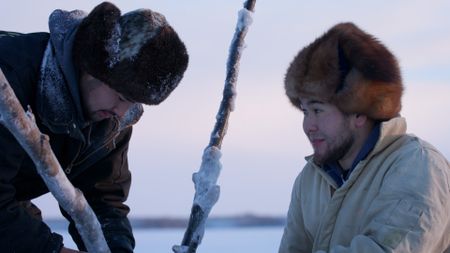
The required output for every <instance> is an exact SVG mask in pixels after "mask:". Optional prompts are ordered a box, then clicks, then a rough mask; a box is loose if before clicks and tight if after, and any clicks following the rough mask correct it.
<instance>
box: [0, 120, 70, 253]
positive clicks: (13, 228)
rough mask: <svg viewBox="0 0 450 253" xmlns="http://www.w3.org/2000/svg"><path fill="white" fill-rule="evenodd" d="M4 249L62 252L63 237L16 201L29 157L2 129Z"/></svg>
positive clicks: (0, 226)
mask: <svg viewBox="0 0 450 253" xmlns="http://www.w3.org/2000/svg"><path fill="white" fill-rule="evenodd" d="M0 139H1V142H0V150H1V151H2V155H1V156H0V193H1V194H0V248H1V252H7V253H10V252H15V253H26V252H38V253H50V252H59V250H60V249H61V247H62V237H61V236H60V235H58V234H55V233H52V232H51V231H50V229H49V227H48V226H47V225H46V224H45V223H43V222H42V221H41V220H39V219H36V218H35V217H32V216H31V215H30V214H29V213H28V212H26V210H25V209H24V208H23V206H22V205H19V203H18V201H17V200H16V198H15V195H16V190H15V187H14V185H13V180H14V177H15V175H16V174H17V173H18V170H19V166H20V163H21V161H22V160H23V159H24V158H25V156H26V153H25V151H23V149H22V148H21V147H20V145H19V144H18V143H17V141H16V140H15V138H14V137H13V136H12V135H11V134H10V133H9V132H8V130H7V129H6V128H4V127H3V126H0Z"/></svg>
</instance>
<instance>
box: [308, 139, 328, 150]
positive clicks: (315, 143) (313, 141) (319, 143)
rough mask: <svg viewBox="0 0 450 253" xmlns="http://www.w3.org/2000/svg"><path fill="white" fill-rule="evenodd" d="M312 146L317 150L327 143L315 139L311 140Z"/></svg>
mask: <svg viewBox="0 0 450 253" xmlns="http://www.w3.org/2000/svg"><path fill="white" fill-rule="evenodd" d="M310 142H311V145H312V146H313V147H314V148H316V147H318V146H320V145H321V144H322V143H323V142H325V140H324V139H319V138H315V139H310Z"/></svg>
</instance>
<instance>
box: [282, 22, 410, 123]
mask: <svg viewBox="0 0 450 253" xmlns="http://www.w3.org/2000/svg"><path fill="white" fill-rule="evenodd" d="M285 89H286V94H287V96H288V97H289V99H290V100H291V102H292V103H293V104H294V105H295V106H299V99H300V98H301V97H310V98H314V99H319V100H321V101H326V102H330V103H332V104H335V105H336V106H337V107H338V108H339V109H340V110H341V111H342V112H344V113H360V114H364V115H367V116H368V117H369V118H372V119H375V120H387V119H391V118H393V117H395V116H398V114H399V112H400V109H401V96H402V93H403V86H402V80H401V74H400V69H399V66H398V63H397V60H396V58H395V56H394V55H392V54H391V52H389V50H388V49H387V48H386V47H385V46H384V45H383V44H381V43H380V42H379V41H378V40H377V39H375V38H374V37H373V36H371V35H369V34H367V33H365V32H364V31H362V30H361V29H359V28H358V27H356V26H355V25H354V24H352V23H341V24H337V25H335V26H334V27H332V28H331V29H330V30H329V31H328V32H326V33H325V34H324V35H322V36H321V37H319V38H317V39H316V40H315V41H314V42H313V43H311V44H310V45H308V46H307V47H305V48H303V49H302V50H301V51H300V52H299V53H298V54H297V56H296V57H295V58H294V60H293V61H292V63H291V65H290V66H289V68H288V70H287V73H286V77H285Z"/></svg>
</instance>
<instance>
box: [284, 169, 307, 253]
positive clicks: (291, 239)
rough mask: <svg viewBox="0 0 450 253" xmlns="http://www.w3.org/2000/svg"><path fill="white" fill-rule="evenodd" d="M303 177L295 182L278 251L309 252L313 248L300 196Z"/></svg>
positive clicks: (288, 252) (290, 252)
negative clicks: (304, 219) (306, 228)
mask: <svg viewBox="0 0 450 253" xmlns="http://www.w3.org/2000/svg"><path fill="white" fill-rule="evenodd" d="M301 177H302V174H300V175H299V176H298V177H297V179H296V180H295V182H294V186H293V189H292V194H291V202H290V204H289V210H288V214H287V221H286V226H285V228H284V233H283V237H282V238H281V243H280V247H279V250H278V253H309V252H311V249H312V242H311V240H310V239H309V238H308V236H307V232H306V230H305V224H304V221H303V214H302V205H301V197H300V182H301Z"/></svg>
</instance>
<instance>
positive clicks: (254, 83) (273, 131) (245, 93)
mask: <svg viewBox="0 0 450 253" xmlns="http://www.w3.org/2000/svg"><path fill="white" fill-rule="evenodd" d="M187 2H189V3H187ZM98 3H100V2H99V1H87V0H80V1H50V0H41V1H39V3H36V2H34V1H31V0H26V1H24V0H17V1H6V2H5V3H2V11H1V12H2V15H0V24H1V27H0V29H2V30H10V31H18V32H35V31H48V28H47V19H48V16H49V14H50V13H51V11H52V10H54V9H57V8H60V9H65V10H73V9H82V10H85V11H88V12H89V11H90V10H92V8H93V7H94V6H96V5H97V4H98ZM113 3H115V4H116V5H117V6H118V7H119V8H120V9H121V10H122V12H123V13H125V12H128V11H131V10H134V9H137V8H150V9H152V10H154V11H158V12H161V13H162V14H164V15H165V16H166V18H167V20H168V21H169V23H170V24H171V25H172V26H173V27H174V28H175V30H176V31H177V32H178V34H179V35H180V37H181V39H182V40H183V41H184V42H185V44H186V47H187V49H188V52H189V55H190V62H189V66H188V69H187V71H186V73H185V77H184V79H183V80H182V82H181V84H180V85H179V87H178V88H177V89H176V90H175V91H174V92H173V93H172V95H171V96H170V97H169V98H168V99H167V100H166V101H165V102H163V103H162V104H161V105H159V106H152V107H150V106H146V107H145V113H144V116H143V118H142V119H141V121H140V122H139V123H138V124H137V125H136V127H135V128H134V133H133V137H132V141H131V144H130V151H129V164H130V169H131V171H132V175H133V183H132V188H131V192H130V197H129V200H128V201H127V204H128V205H129V206H130V207H131V209H132V211H131V216H134V217H143V216H152V217H154V216H174V217H188V215H189V213H190V208H191V205H192V198H193V194H194V185H193V183H192V181H191V175H192V173H193V172H196V171H197V170H198V168H199V165H200V162H201V155H202V153H203V149H204V148H205V147H206V145H207V144H208V141H209V135H210V133H211V131H212V128H213V126H214V123H215V115H216V113H217V110H218V107H219V103H220V100H221V98H222V90H223V84H224V79H225V67H226V60H227V56H228V48H229V46H230V42H231V39H232V36H233V34H234V29H235V26H236V22H237V13H238V11H239V10H240V9H241V8H242V3H243V1H240V0H220V1H219V0H213V1H212V0H194V1H175V0H158V1H124V0H123V1H114V2H113ZM449 10H450V2H448V1H425V0H423V1H395V2H393V1H387V0H381V1H376V2H372V3H366V2H364V3H363V2H362V1H356V0H343V1H314V2H313V3H312V2H308V1H298V0H285V1H282V3H281V2H279V1H259V2H258V1H257V3H256V7H255V11H256V12H255V14H254V15H253V24H252V25H251V26H250V29H249V32H248V34H247V37H246V45H247V48H246V49H245V50H244V51H243V55H242V59H241V64H240V72H239V78H238V83H237V98H236V101H235V111H234V112H232V114H231V117H230V122H229V124H230V125H229V128H228V133H227V135H226V136H225V139H224V142H223V146H222V159H221V161H222V165H223V169H222V173H221V176H220V177H219V181H218V183H219V185H220V186H221V197H220V199H219V201H218V203H217V204H216V206H215V207H214V208H213V210H212V212H211V215H234V214H242V213H253V214H261V215H285V213H286V212H287V208H288V205H289V199H290V192H291V187H292V184H293V181H294V179H295V177H296V176H297V174H298V173H299V172H300V171H301V169H302V167H303V165H304V164H305V162H304V157H305V156H307V155H309V154H310V153H311V151H312V149H311V148H310V145H309V143H308V141H307V140H306V138H305V137H304V134H303V131H302V115H301V113H300V112H299V111H298V110H296V109H295V108H294V107H293V106H291V105H290V104H289V101H288V99H287V97H286V96H285V95H284V88H283V78H284V75H285V71H286V68H287V67H288V65H289V63H290V62H291V60H292V59H293V57H294V56H295V55H296V54H297V52H298V51H299V50H300V49H301V48H303V47H304V46H306V45H308V44H309V43H311V42H312V41H313V40H314V39H315V38H317V37H319V36H320V35H322V34H323V33H324V32H325V31H326V30H328V29H329V28H330V27H331V26H333V25H334V24H336V23H338V22H347V21H351V22H354V23H355V24H356V25H358V26H359V27H360V28H362V29H363V30H365V31H367V32H369V33H371V34H373V35H374V36H375V37H377V38H378V39H379V40H380V41H382V42H383V43H384V44H385V45H386V46H387V47H388V48H389V49H390V50H391V51H392V52H393V53H394V55H396V56H397V58H398V60H399V63H400V66H401V70H402V74H403V82H404V85H405V93H404V96H403V109H402V112H401V114H402V116H404V117H406V119H407V122H408V132H410V133H414V134H416V135H417V136H419V137H421V138H423V139H425V140H427V141H429V142H430V143H432V144H433V145H434V146H436V147H437V148H438V149H439V150H440V151H441V152H442V153H443V154H444V155H445V156H446V157H447V159H448V158H449V157H450V133H449V132H450V120H449V119H448V117H449V116H448V115H449V111H450V99H449V96H450V71H449V70H450V17H449V15H448V13H449ZM36 203H37V204H38V206H39V207H41V209H42V210H43V214H44V217H60V215H59V211H58V208H57V207H56V204H55V202H54V201H53V200H52V197H51V196H49V195H47V196H45V197H43V198H40V199H38V201H37V202H36Z"/></svg>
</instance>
